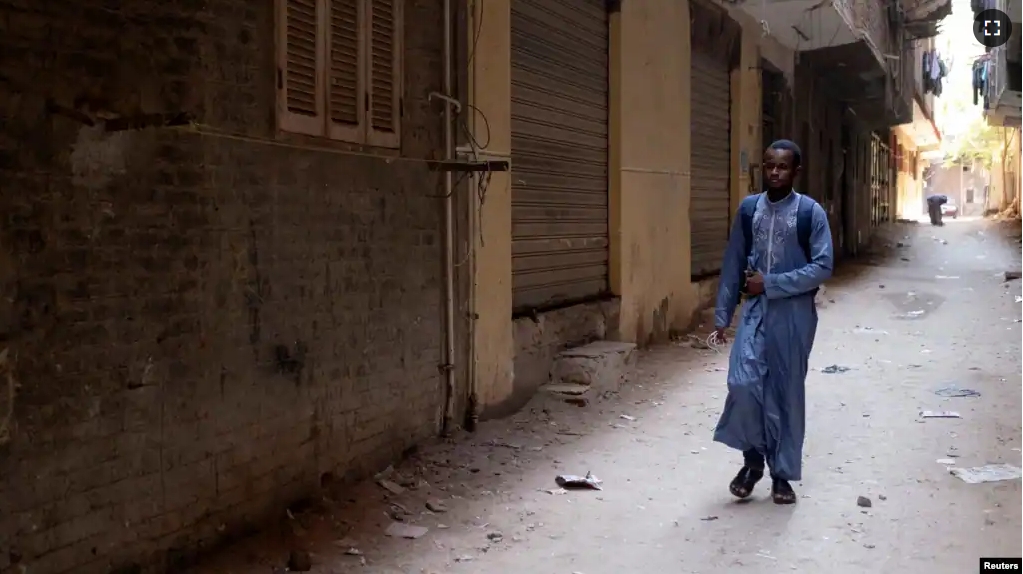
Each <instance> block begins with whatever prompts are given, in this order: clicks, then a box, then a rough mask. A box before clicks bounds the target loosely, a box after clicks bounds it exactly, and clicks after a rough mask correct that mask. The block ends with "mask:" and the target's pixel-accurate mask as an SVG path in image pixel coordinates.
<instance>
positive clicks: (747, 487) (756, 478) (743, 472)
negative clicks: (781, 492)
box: [728, 466, 764, 499]
mask: <svg viewBox="0 0 1023 574" xmlns="http://www.w3.org/2000/svg"><path fill="white" fill-rule="evenodd" d="M761 478H764V469H762V468H753V467H751V466H743V467H742V468H741V469H740V470H739V474H737V475H735V478H733V479H732V482H731V483H729V485H728V491H729V492H731V493H732V496H734V497H736V498H739V499H743V498H748V497H749V495H751V494H753V487H755V486H756V485H757V483H758V482H760V479H761Z"/></svg>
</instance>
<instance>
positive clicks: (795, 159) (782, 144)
mask: <svg viewBox="0 0 1023 574" xmlns="http://www.w3.org/2000/svg"><path fill="white" fill-rule="evenodd" d="M767 149H776V150H782V151H790V152H792V163H793V166H792V167H799V166H800V165H801V164H802V163H803V152H802V151H800V149H799V146H797V145H796V142H794V141H791V140H777V141H775V142H774V143H772V144H771V145H769V146H767Z"/></svg>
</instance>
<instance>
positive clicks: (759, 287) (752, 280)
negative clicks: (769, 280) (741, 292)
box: [746, 271, 764, 295]
mask: <svg viewBox="0 0 1023 574" xmlns="http://www.w3.org/2000/svg"><path fill="white" fill-rule="evenodd" d="M746 292H747V293H748V294H750V295H762V294H763V293H764V276H763V275H761V274H760V272H759V271H758V272H756V273H754V274H753V275H750V276H749V277H747V278H746Z"/></svg>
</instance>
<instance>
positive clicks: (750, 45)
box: [731, 10, 763, 211]
mask: <svg viewBox="0 0 1023 574" xmlns="http://www.w3.org/2000/svg"><path fill="white" fill-rule="evenodd" d="M731 15H732V17H733V18H735V19H737V20H738V22H739V24H740V26H741V27H742V42H741V46H740V59H739V66H738V67H737V68H736V69H735V70H732V178H731V183H732V189H731V195H732V201H731V207H732V211H735V210H736V209H738V208H739V202H741V201H742V198H743V197H746V196H747V195H748V194H749V191H750V189H749V186H750V177H749V170H748V169H747V168H748V166H749V164H751V163H752V164H760V160H761V154H762V152H763V150H761V149H760V131H761V127H762V122H761V114H762V106H761V97H762V92H761V72H760V53H761V50H760V46H759V43H760V40H761V30H762V28H761V27H760V24H759V23H757V22H756V21H754V20H752V19H751V18H748V17H745V15H744V14H741V13H737V11H735V10H733V11H732V12H731Z"/></svg>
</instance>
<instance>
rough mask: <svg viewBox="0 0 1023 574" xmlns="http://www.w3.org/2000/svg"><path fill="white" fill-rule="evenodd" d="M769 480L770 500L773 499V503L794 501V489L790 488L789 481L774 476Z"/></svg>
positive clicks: (790, 502)
mask: <svg viewBox="0 0 1023 574" xmlns="http://www.w3.org/2000/svg"><path fill="white" fill-rule="evenodd" d="M771 482H772V484H771V500H774V503H775V504H795V503H796V491H794V490H792V485H791V484H789V481H787V480H782V479H780V478H775V479H772V481H771Z"/></svg>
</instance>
